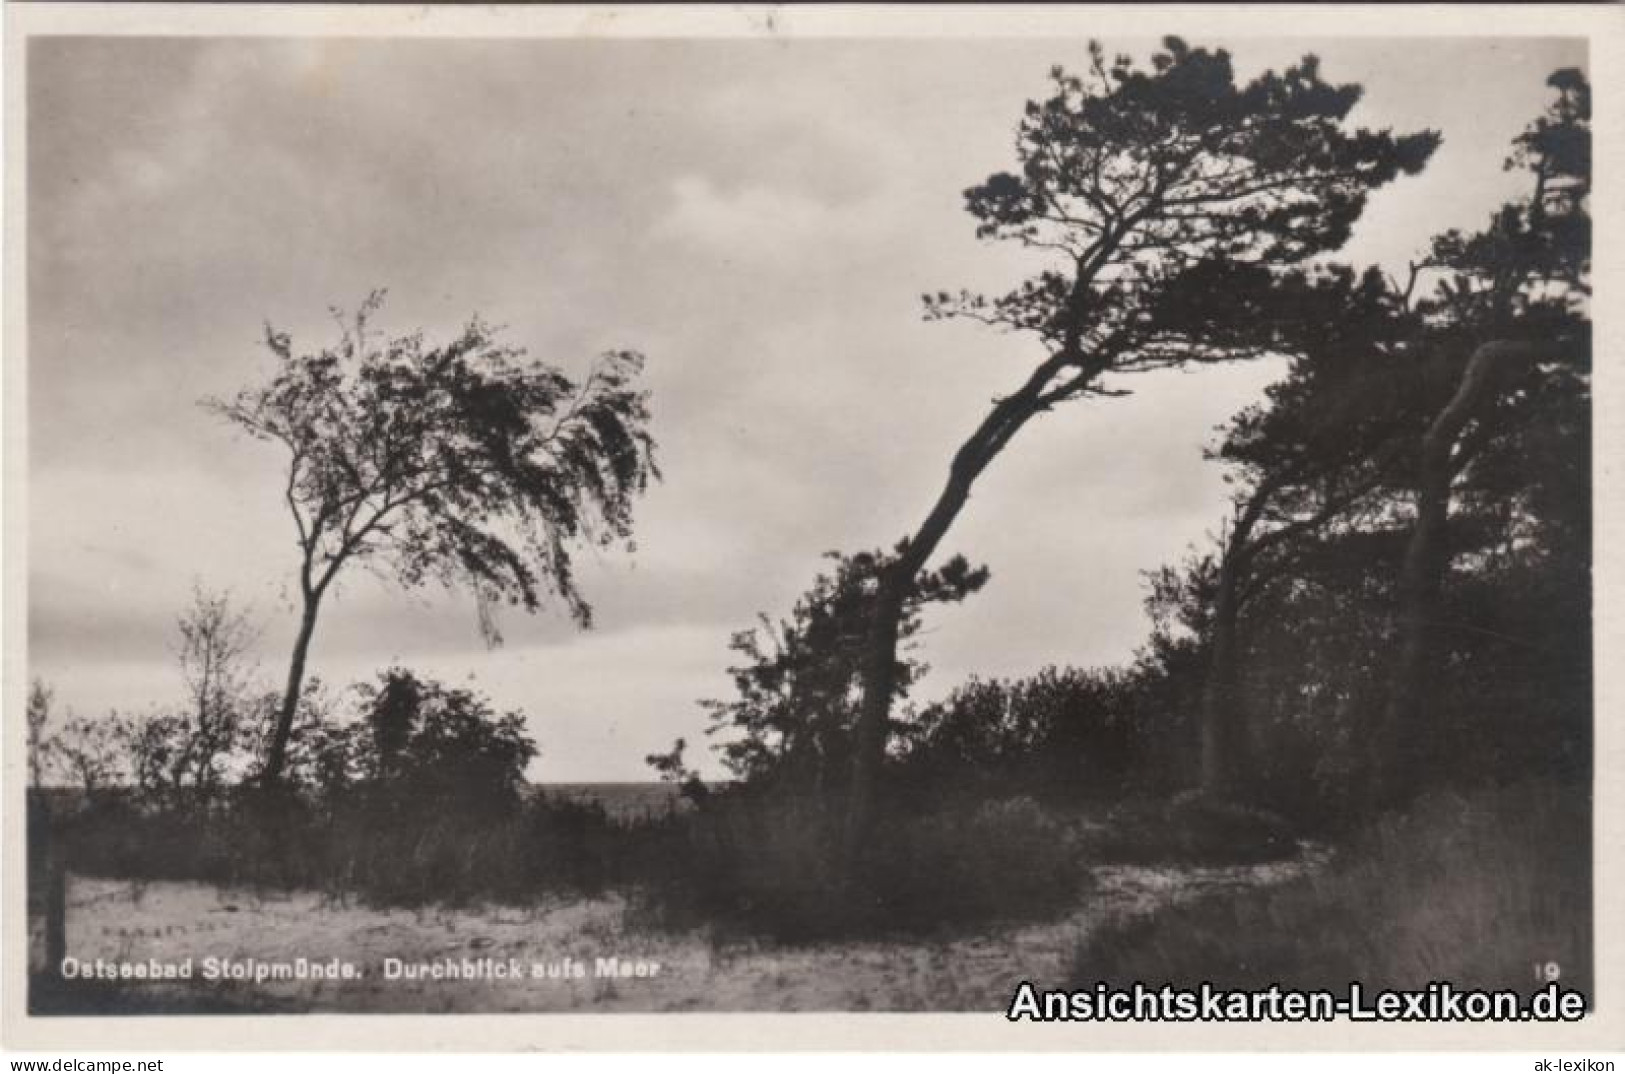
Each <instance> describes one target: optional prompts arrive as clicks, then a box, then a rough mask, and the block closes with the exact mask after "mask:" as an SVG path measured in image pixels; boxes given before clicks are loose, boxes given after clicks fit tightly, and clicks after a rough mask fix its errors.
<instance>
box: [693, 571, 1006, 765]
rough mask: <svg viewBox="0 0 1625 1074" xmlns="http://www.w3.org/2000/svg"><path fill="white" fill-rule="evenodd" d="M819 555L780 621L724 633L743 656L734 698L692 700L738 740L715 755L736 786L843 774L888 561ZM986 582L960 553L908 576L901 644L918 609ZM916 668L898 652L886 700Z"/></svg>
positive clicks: (763, 619)
mask: <svg viewBox="0 0 1625 1074" xmlns="http://www.w3.org/2000/svg"><path fill="white" fill-rule="evenodd" d="M826 558H827V559H829V560H830V561H831V562H832V563H833V564H834V568H833V570H831V571H829V572H820V573H819V575H818V577H817V578H816V579H815V580H814V582H813V585H812V588H811V589H809V590H808V591H807V592H806V593H805V594H803V595H802V596H801V598H800V599H799V600H797V601H796V605H795V607H794V609H792V611H791V614H790V618H788V619H781V620H778V621H774V620H773V619H772V618H770V617H769V616H767V615H765V614H764V615H762V616H760V618H759V624H758V625H757V626H756V627H753V628H751V629H749V630H742V631H739V632H737V633H736V634H734V636H733V639H732V641H731V643H730V644H729V648H730V649H732V650H733V651H734V652H735V653H737V654H739V655H740V656H741V657H743V658H744V662H743V663H741V664H739V665H737V666H735V667H732V668H730V669H729V674H730V675H731V676H732V677H733V681H734V689H735V696H734V697H732V698H729V699H726V700H721V699H712V700H708V701H702V702H701V705H702V706H703V707H704V708H705V709H706V710H707V711H708V712H709V713H710V714H711V726H710V728H709V730H708V733H712V734H716V733H719V732H727V733H732V734H736V735H737V736H738V737H736V738H732V739H730V740H728V741H725V742H724V743H723V744H722V746H721V748H720V752H721V754H722V759H723V763H724V764H725V765H726V766H727V768H728V770H729V771H730V772H732V773H733V775H734V776H736V777H737V778H739V779H741V780H744V781H746V782H749V783H754V784H758V785H760V784H765V783H769V782H772V783H775V784H777V785H780V786H795V787H799V788H801V789H813V790H819V791H822V790H827V789H828V788H829V786H830V785H831V784H832V783H833V782H836V781H839V780H840V779H841V778H842V776H844V774H845V773H846V772H848V771H850V770H851V765H852V751H853V730H854V727H855V725H856V723H857V717H858V706H859V703H860V701H861V698H862V689H861V687H862V674H863V653H864V646H865V641H866V635H867V632H868V625H869V622H870V620H871V619H872V618H873V609H874V601H875V593H876V583H877V580H878V578H879V577H880V576H881V574H882V573H883V572H884V570H885V568H886V564H887V563H888V562H889V561H890V559H891V557H889V556H886V555H883V554H882V553H880V552H878V551H875V552H861V553H858V554H856V555H842V554H840V553H836V552H830V553H826ZM987 578H988V572H987V569H986V568H985V567H972V566H971V565H970V563H969V562H968V561H966V560H965V558H964V557H962V556H954V557H952V558H951V559H949V560H948V561H947V562H945V563H944V564H943V565H942V567H941V568H940V569H939V570H934V571H927V572H924V573H923V574H920V575H917V576H916V577H915V579H914V585H913V587H912V589H911V590H910V592H909V593H908V594H907V596H906V598H905V600H904V610H903V616H902V621H901V623H900V626H899V631H898V635H899V638H900V640H901V642H902V643H903V647H905V648H906V647H907V643H908V641H909V639H910V638H912V637H913V636H914V635H916V634H917V633H918V632H919V630H920V628H921V614H922V613H923V611H924V610H925V608H926V606H928V605H931V604H946V603H957V602H959V601H962V600H964V599H965V598H966V597H968V596H970V595H971V594H973V593H975V592H976V591H977V590H979V589H981V587H982V586H983V585H984V584H986V582H987ZM925 671H926V668H925V665H924V664H922V663H921V662H920V661H918V660H916V659H913V658H911V657H906V656H900V657H899V659H898V661H897V666H896V667H895V668H894V669H893V673H892V676H891V683H892V689H893V691H894V697H895V698H898V699H900V698H902V697H904V696H905V695H906V694H907V692H908V689H909V687H910V686H912V685H913V684H914V683H915V682H916V681H918V679H919V678H920V676H922V675H923V674H925ZM892 730H895V728H888V734H887V739H888V741H889V740H890V738H891V731H892Z"/></svg>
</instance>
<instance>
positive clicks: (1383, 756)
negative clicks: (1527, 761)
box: [1370, 341, 1534, 804]
mask: <svg viewBox="0 0 1625 1074" xmlns="http://www.w3.org/2000/svg"><path fill="white" fill-rule="evenodd" d="M1533 351H1534V348H1533V347H1532V346H1531V345H1529V344H1524V343H1511V342H1503V341H1497V342H1492V343H1486V344H1483V345H1482V346H1480V347H1479V348H1478V349H1477V350H1476V351H1474V352H1473V355H1472V357H1471V358H1470V359H1469V360H1468V362H1467V368H1466V370H1465V371H1464V372H1463V373H1462V377H1461V382H1460V383H1459V384H1458V385H1457V387H1456V392H1455V394H1454V395H1453V396H1452V397H1451V399H1450V402H1449V403H1447V404H1446V405H1445V407H1444V409H1443V410H1441V411H1440V412H1439V415H1438V416H1437V417H1436V418H1434V420H1433V422H1432V424H1430V425H1429V426H1428V429H1427V431H1426V432H1425V433H1424V434H1423V436H1422V446H1421V458H1420V460H1419V464H1418V469H1417V482H1416V523H1415V526H1414V528H1413V529H1412V530H1411V536H1410V540H1409V542H1408V543H1407V544H1406V546H1405V559H1404V563H1403V565H1402V566H1401V568H1400V577H1399V587H1398V588H1399V593H1398V596H1399V614H1398V621H1399V646H1398V655H1397V656H1396V657H1395V660H1394V667H1393V675H1392V679H1391V681H1390V683H1389V690H1388V701H1387V704H1386V705H1385V706H1384V710H1383V714H1382V718H1381V722H1380V723H1379V724H1378V726H1377V728H1376V733H1375V734H1374V735H1373V736H1372V740H1371V742H1370V747H1371V753H1372V768H1373V771H1372V777H1371V779H1372V785H1371V790H1372V795H1373V798H1374V801H1375V802H1376V804H1386V803H1388V802H1392V801H1395V800H1397V799H1400V798H1402V797H1404V795H1405V794H1406V793H1407V792H1408V791H1409V790H1410V789H1411V788H1412V787H1414V786H1415V782H1416V778H1417V776H1418V772H1417V767H1418V757H1417V750H1416V748H1415V744H1416V741H1417V725H1418V724H1419V723H1420V721H1421V718H1422V715H1423V707H1424V705H1425V702H1426V700H1427V681H1428V669H1429V664H1430V662H1431V660H1432V658H1433V644H1432V643H1433V641H1434V631H1433V629H1432V623H1433V620H1434V619H1435V618H1436V617H1437V615H1438V604H1439V593H1440V592H1441V590H1442V588H1443V584H1444V575H1445V572H1446V571H1447V570H1448V569H1449V566H1450V559H1451V552H1450V548H1449V528H1450V486H1451V484H1452V482H1453V481H1454V480H1455V477H1456V474H1457V473H1458V472H1459V470H1460V464H1461V461H1462V460H1458V459H1456V458H1454V457H1453V453H1454V451H1455V447H1456V442H1457V440H1458V439H1459V438H1460V436H1461V433H1462V430H1463V429H1465V428H1466V425H1467V423H1468V421H1470V420H1471V419H1472V417H1473V412H1474V411H1475V409H1476V408H1477V407H1478V405H1479V403H1480V401H1481V399H1482V398H1483V396H1484V395H1485V393H1486V391H1487V390H1488V388H1489V385H1490V383H1491V382H1492V380H1493V379H1494V375H1495V373H1496V372H1497V370H1498V368H1499V367H1500V366H1501V365H1502V364H1503V362H1505V361H1506V360H1508V359H1510V358H1513V357H1527V356H1529V355H1531V354H1532V353H1533Z"/></svg>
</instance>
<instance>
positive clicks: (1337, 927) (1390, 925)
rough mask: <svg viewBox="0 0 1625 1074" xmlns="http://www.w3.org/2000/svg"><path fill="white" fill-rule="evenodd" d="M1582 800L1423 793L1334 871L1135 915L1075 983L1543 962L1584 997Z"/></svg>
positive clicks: (1329, 982)
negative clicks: (1555, 968) (1557, 968)
mask: <svg viewBox="0 0 1625 1074" xmlns="http://www.w3.org/2000/svg"><path fill="white" fill-rule="evenodd" d="M1591 915H1592V906H1591V828H1590V803H1589V799H1588V798H1587V797H1586V795H1585V794H1583V793H1576V792H1574V791H1566V790H1562V789H1559V788H1555V787H1553V786H1551V785H1549V784H1526V785H1522V786H1518V787H1514V788H1507V789H1503V790H1498V791H1485V792H1480V793H1477V794H1474V795H1472V796H1469V797H1461V796H1456V795H1445V794H1439V795H1432V796H1429V797H1427V798H1424V799H1422V800H1421V801H1419V802H1418V803H1416V804H1415V806H1413V807H1412V808H1411V809H1410V810H1409V811H1407V812H1406V813H1405V814H1404V815H1401V816H1390V817H1387V818H1385V819H1383V820H1382V821H1380V822H1378V823H1376V824H1374V825H1373V826H1371V827H1370V828H1369V829H1367V830H1366V831H1365V832H1364V833H1363V835H1362V836H1361V837H1360V838H1358V839H1357V840H1356V841H1355V842H1354V843H1353V844H1352V845H1351V846H1350V847H1349V848H1348V849H1347V850H1346V851H1345V852H1344V853H1342V854H1341V855H1339V857H1338V859H1337V861H1336V862H1335V863H1334V864H1333V865H1332V866H1331V867H1330V868H1328V869H1326V870H1323V871H1320V872H1316V873H1313V874H1310V875H1306V876H1304V877H1301V878H1299V879H1297V880H1294V881H1292V882H1290V883H1287V884H1283V885H1280V886H1279V887H1274V888H1269V889H1260V890H1253V891H1247V892H1243V893H1240V894H1233V895H1227V896H1223V897H1215V898H1208V899H1203V900H1201V901H1199V902H1197V903H1194V904H1191V905H1186V906H1177V907H1173V908H1169V909H1165V910H1163V911H1160V912H1157V913H1155V914H1150V915H1145V916H1141V917H1139V918H1136V919H1134V920H1132V921H1129V922H1126V923H1124V924H1122V925H1120V926H1118V927H1116V928H1112V929H1109V930H1105V931H1103V932H1101V933H1099V934H1097V935H1095V936H1094V937H1092V938H1091V939H1090V940H1089V941H1088V942H1086V943H1085V944H1084V945H1083V946H1082V948H1081V950H1080V952H1079V954H1078V957H1077V959H1076V961H1075V963H1074V965H1073V968H1072V980H1073V983H1074V984H1075V985H1079V986H1088V985H1092V984H1094V983H1095V982H1096V981H1101V980H1104V981H1108V982H1111V983H1113V984H1118V985H1123V984H1127V983H1129V982H1133V981H1142V982H1145V983H1147V984H1158V985H1160V984H1162V983H1165V982H1173V983H1176V984H1182V985H1194V984H1196V983H1198V982H1200V981H1202V980H1209V981H1212V982H1213V983H1214V984H1215V985H1218V986H1221V987H1227V988H1258V987H1267V986H1268V985H1270V984H1272V983H1277V982H1278V983H1280V984H1282V985H1284V986H1292V987H1299V988H1327V989H1342V988H1345V987H1346V986H1347V985H1348V983H1349V982H1350V981H1359V982H1361V983H1362V984H1365V985H1368V986H1370V987H1373V988H1414V987H1421V986H1425V985H1426V984H1428V983H1430V982H1432V981H1449V982H1451V983H1452V984H1455V985H1459V986H1462V987H1477V988H1519V989H1523V990H1526V991H1527V990H1532V989H1534V988H1535V987H1537V986H1538V985H1539V984H1540V983H1541V982H1540V981H1538V980H1537V978H1536V965H1537V963H1541V964H1543V963H1547V962H1556V963H1558V964H1559V965H1560V967H1561V970H1562V978H1561V980H1562V983H1563V984H1564V985H1565V986H1566V987H1570V988H1579V989H1582V990H1585V991H1588V992H1589V989H1590V987H1591V983H1592V967H1591Z"/></svg>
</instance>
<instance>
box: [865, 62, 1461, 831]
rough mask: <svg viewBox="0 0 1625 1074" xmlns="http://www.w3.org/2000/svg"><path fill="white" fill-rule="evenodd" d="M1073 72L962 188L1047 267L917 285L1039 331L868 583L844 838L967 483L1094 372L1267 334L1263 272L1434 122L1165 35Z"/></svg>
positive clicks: (1422, 143)
mask: <svg viewBox="0 0 1625 1074" xmlns="http://www.w3.org/2000/svg"><path fill="white" fill-rule="evenodd" d="M1090 59H1091V62H1090V69H1089V73H1088V75H1087V76H1084V77H1076V76H1072V75H1068V74H1066V73H1065V72H1064V71H1062V70H1060V69H1059V68H1057V69H1056V70H1054V71H1053V72H1052V75H1053V82H1054V91H1053V93H1052V95H1051V96H1050V97H1049V98H1048V99H1046V100H1044V101H1041V102H1039V101H1033V102H1029V103H1028V105H1027V107H1026V111H1025V114H1024V116H1023V118H1022V120H1021V123H1020V126H1019V128H1018V134H1017V143H1016V153H1017V157H1018V159H1019V161H1020V164H1021V168H1020V171H1019V172H1017V173H1007V172H1004V173H999V174H996V175H993V176H992V177H990V178H989V179H988V180H987V181H986V182H985V183H983V184H981V185H980V186H976V187H973V188H971V189H970V190H968V191H966V195H965V197H966V207H967V208H968V210H969V211H970V213H971V215H973V216H974V217H975V218H976V219H977V221H978V225H977V234H978V235H979V236H981V237H984V238H993V239H1001V240H1008V241H1013V242H1016V243H1018V244H1020V245H1022V246H1025V247H1029V248H1032V249H1034V250H1036V251H1040V252H1043V253H1046V254H1048V255H1049V256H1050V257H1051V258H1052V261H1053V265H1052V267H1050V268H1048V269H1045V270H1043V271H1041V272H1039V273H1038V274H1037V275H1036V276H1034V277H1032V278H1030V279H1028V280H1026V281H1024V282H1023V283H1022V284H1020V285H1019V286H1018V287H1017V288H1016V289H1015V290H1013V291H1011V292H1010V293H1008V294H1006V295H1004V296H1001V297H994V298H988V297H985V296H980V295H972V294H969V293H961V294H960V295H959V296H957V297H954V296H950V295H948V294H947V293H940V294H938V295H936V296H928V297H927V300H926V309H927V315H928V316H931V317H944V316H968V317H972V318H975V319H978V320H981V321H985V322H987V323H990V324H993V325H996V326H999V327H1002V328H1007V329H1012V330H1018V331H1023V332H1029V333H1032V334H1034V335H1036V336H1037V337H1038V338H1039V340H1040V341H1041V342H1042V344H1043V346H1044V349H1045V351H1046V357H1045V358H1044V359H1043V360H1042V361H1041V362H1040V363H1039V364H1038V365H1037V366H1035V367H1034V368H1033V369H1032V371H1031V372H1030V373H1029V374H1028V376H1027V377H1026V379H1025V380H1024V381H1023V382H1022V383H1021V385H1020V386H1019V387H1018V388H1017V389H1016V390H1015V391H1014V392H1012V393H1011V394H1009V395H1006V396H1004V397H1003V398H1001V399H999V400H997V401H996V402H995V403H994V405H993V408H992V409H991V410H990V411H989V413H988V414H987V416H986V417H985V418H984V419H983V421H982V422H981V424H980V425H979V426H978V427H977V428H976V430H975V431H974V432H973V433H972V434H971V436H970V437H969V439H967V440H966V441H965V442H964V444H963V445H962V446H961V447H960V448H959V450H958V451H957V452H956V453H955V455H954V458H953V461H952V464H951V465H950V468H949V475H948V480H947V482H946V484H945V486H944V488H943V490H942V492H941V493H940V495H939V496H938V498H937V500H936V502H935V504H934V505H933V506H932V508H931V511H930V512H929V514H928V515H927V516H926V519H925V521H924V522H923V523H922V524H921V526H920V528H919V529H918V530H917V531H915V533H914V534H913V535H912V536H911V537H910V538H909V539H908V540H907V543H906V544H905V546H904V548H903V552H902V554H901V555H899V556H898V557H897V558H896V560H895V561H894V562H893V563H892V564H891V566H890V568H889V569H888V571H887V572H886V573H885V575H884V576H883V577H882V579H881V583H880V586H879V593H878V597H877V601H876V614H875V616H874V620H873V624H872V628H871V632H870V639H869V646H868V653H867V659H866V663H865V674H864V703H863V711H862V716H861V719H860V722H859V732H858V738H859V742H858V751H857V755H856V758H855V763H854V768H853V787H852V799H851V808H850V813H849V822H848V829H849V830H848V844H849V848H848V849H849V851H850V852H855V851H856V849H857V847H858V845H859V843H860V842H861V840H862V839H863V838H864V836H865V832H866V830H867V828H868V826H869V823H870V816H871V812H872V804H873V800H874V796H875V790H876V788H875V783H876V779H877V776H878V772H879V769H880V764H881V761H882V759H883V756H884V751H885V739H886V726H887V718H888V711H889V708H890V705H891V699H892V696H893V693H894V691H893V684H892V681H891V680H892V676H893V674H894V669H895V666H896V660H895V650H896V645H897V624H898V620H899V617H900V615H901V611H902V597H903V594H905V593H906V592H907V591H908V588H909V583H910V581H911V580H912V579H913V577H914V576H915V575H916V574H917V573H918V572H919V571H920V570H921V569H922V568H923V567H924V565H925V563H926V562H927V561H928V560H929V559H930V557H931V556H932V554H933V553H934V552H935V550H936V548H937V545H938V544H939V543H940V542H941V540H942V538H943V536H944V535H945V534H946V533H947V531H948V529H949V527H950V526H951V525H952V523H953V521H954V519H955V518H956V517H957V516H958V514H959V512H960V511H961V509H963V507H964V505H965V503H966V501H967V500H968V499H969V496H970V491H971V487H972V485H973V483H974V482H975V481H976V479H977V478H978V477H979V476H980V475H981V474H982V472H983V471H984V470H986V468H987V467H988V466H989V465H990V464H991V463H992V461H993V459H994V458H995V457H997V456H998V454H999V453H1000V452H1001V451H1003V450H1004V448H1005V447H1006V446H1007V445H1008V444H1009V443H1010V441H1011V439H1012V438H1013V437H1014V436H1015V435H1016V434H1017V433H1018V432H1019V431H1020V430H1021V428H1022V427H1023V426H1024V425H1025V424H1026V423H1027V422H1028V421H1030V420H1031V419H1032V418H1034V417H1035V416H1037V415H1039V414H1042V413H1044V412H1046V411H1048V410H1050V409H1052V408H1053V407H1055V406H1057V405H1059V404H1061V403H1064V402H1067V401H1069V400H1073V399H1079V398H1087V397H1091V396H1102V395H1111V394H1118V393H1119V392H1120V388H1119V387H1118V386H1116V385H1113V384H1109V383H1107V382H1106V378H1108V377H1109V376H1111V375H1113V374H1124V373H1135V372H1143V371H1147V370H1155V369H1161V368H1167V367H1170V366H1178V365H1184V364H1188V363H1193V362H1218V361H1227V360H1232V359H1236V358H1244V357H1248V356H1251V355H1256V354H1260V353H1264V352H1267V351H1269V350H1270V349H1271V348H1272V347H1274V346H1275V345H1276V344H1277V343H1278V339H1277V328H1278V319H1277V318H1276V317H1275V316H1273V314H1274V313H1275V312H1277V311H1275V310H1274V309H1273V308H1272V307H1273V301H1272V297H1273V285H1274V284H1275V283H1276V282H1277V279H1278V277H1279V274H1280V272H1281V270H1282V269H1284V268H1286V267H1287V266H1291V265H1293V264H1295V263H1297V262H1300V261H1302V260H1303V259H1304V258H1306V257H1309V256H1311V255H1313V254H1317V253H1321V252H1323V251H1326V250H1330V249H1335V248H1336V247H1337V246H1339V245H1340V244H1341V243H1342V242H1343V241H1344V240H1345V239H1346V238H1347V237H1348V234H1349V229H1350V227H1351V226H1352V224H1353V223H1354V221H1355V220H1356V219H1357V218H1358V217H1359V215H1360V213H1361V211H1362V210H1363V208H1364V206H1365V202H1366V198H1367V195H1368V194H1369V193H1370V192H1371V191H1372V190H1373V189H1375V188H1377V187H1379V186H1382V185H1383V184H1385V183H1388V182H1389V181H1391V180H1393V179H1394V178H1396V177H1397V176H1398V175H1399V174H1401V173H1402V172H1415V171H1417V170H1419V169H1420V168H1421V167H1422V166H1423V165H1424V164H1425V163H1426V161H1427V159H1428V157H1429V156H1430V155H1431V153H1432V151H1433V149H1434V147H1435V146H1436V145H1437V143H1438V136H1437V135H1436V134H1434V133H1433V132H1422V133H1418V134H1410V135H1404V136H1398V137H1396V136H1394V135H1393V134H1391V133H1390V132H1387V131H1378V132H1373V131H1368V130H1364V129H1350V128H1349V127H1348V126H1347V125H1346V124H1345V122H1344V121H1345V118H1346V117H1347V115H1348V113H1349V110H1350V109H1351V108H1353V106H1354V104H1355V102H1356V101H1358V100H1359V97H1360V92H1361V91H1360V88H1359V87H1358V86H1354V85H1333V84H1331V83H1328V82H1326V81H1324V80H1323V79H1322V78H1321V76H1320V65H1319V61H1318V60H1317V59H1316V58H1315V57H1313V56H1306V57H1305V58H1304V59H1303V60H1302V61H1301V62H1300V63H1299V64H1297V65H1296V66H1294V67H1291V68H1289V69H1288V70H1286V71H1285V72H1282V73H1280V74H1277V73H1275V72H1268V73H1266V74H1264V75H1262V76H1260V77H1258V78H1256V79H1254V80H1252V81H1251V82H1248V83H1246V84H1244V85H1238V84H1237V83H1236V80H1235V75H1234V71H1233V70H1232V67H1231V62H1230V57H1229V55H1228V53H1226V52H1224V51H1223V50H1218V51H1212V52H1210V51H1207V50H1205V49H1199V48H1198V49H1193V48H1191V47H1190V46H1188V45H1187V44H1186V43H1185V42H1183V41H1181V40H1179V39H1178V38H1168V39H1166V40H1165V41H1164V45H1163V49H1162V51H1160V52H1158V53H1156V54H1155V55H1154V56H1153V57H1152V59H1151V67H1150V69H1149V70H1145V69H1141V68H1138V67H1136V66H1135V65H1134V63H1133V62H1132V61H1131V60H1130V59H1129V58H1128V57H1118V58H1116V59H1115V60H1114V61H1113V62H1112V63H1111V64H1110V65H1108V64H1107V62H1106V59H1105V55H1104V53H1103V51H1102V50H1101V48H1100V46H1099V45H1098V44H1093V43H1092V44H1091V46H1090Z"/></svg>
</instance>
